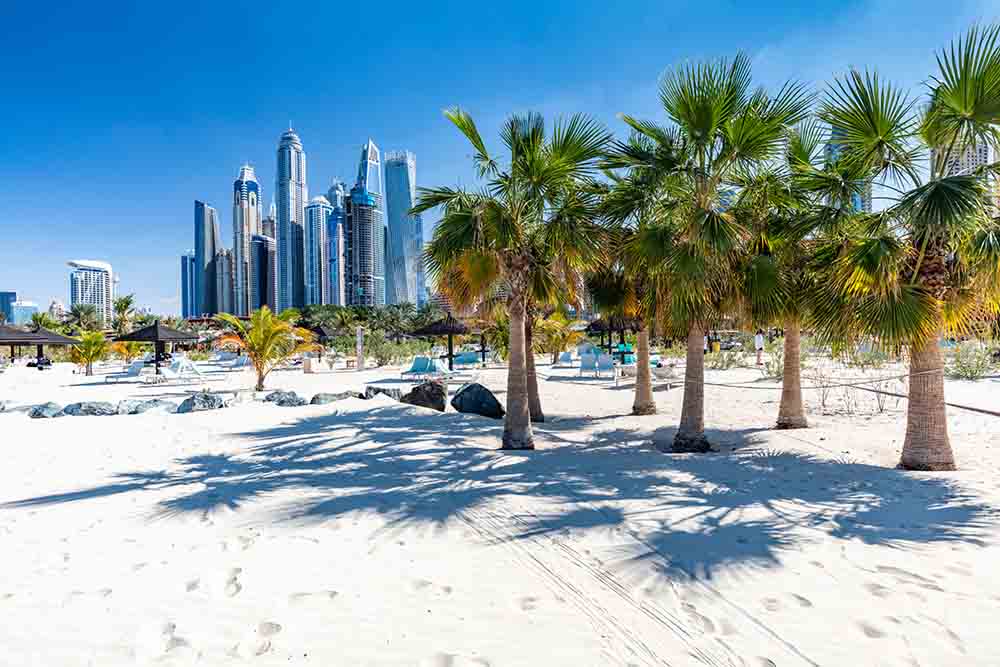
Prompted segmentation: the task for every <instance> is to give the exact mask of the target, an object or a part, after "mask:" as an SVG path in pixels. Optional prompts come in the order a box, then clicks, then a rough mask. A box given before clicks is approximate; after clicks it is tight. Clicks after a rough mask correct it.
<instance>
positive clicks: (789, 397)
mask: <svg viewBox="0 0 1000 667" xmlns="http://www.w3.org/2000/svg"><path fill="white" fill-rule="evenodd" d="M801 346H802V329H801V325H800V324H799V321H798V320H795V319H790V320H789V321H788V322H786V323H785V369H784V372H783V375H782V380H781V405H780V406H779V407H778V424H777V426H778V428H780V429H786V428H808V427H809V423H808V422H807V421H806V411H805V408H804V407H803V406H802V364H801V360H800V359H801Z"/></svg>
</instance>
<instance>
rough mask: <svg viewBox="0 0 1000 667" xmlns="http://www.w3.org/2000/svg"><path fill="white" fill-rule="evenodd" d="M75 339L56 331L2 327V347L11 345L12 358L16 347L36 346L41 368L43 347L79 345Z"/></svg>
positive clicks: (0, 328) (0, 334) (0, 343)
mask: <svg viewBox="0 0 1000 667" xmlns="http://www.w3.org/2000/svg"><path fill="white" fill-rule="evenodd" d="M79 342H80V341H78V340H77V339H75V338H69V337H68V336H63V335H62V334H59V333H56V332H55V331H49V330H48V329H42V328H40V327H39V328H38V329H36V330H34V331H25V330H23V329H18V328H16V327H7V326H3V325H0V345H10V357H11V359H13V358H14V346H15V345H34V346H36V355H37V356H36V359H37V362H38V364H39V368H41V361H42V357H43V354H42V346H43V345H76V344H77V343H79Z"/></svg>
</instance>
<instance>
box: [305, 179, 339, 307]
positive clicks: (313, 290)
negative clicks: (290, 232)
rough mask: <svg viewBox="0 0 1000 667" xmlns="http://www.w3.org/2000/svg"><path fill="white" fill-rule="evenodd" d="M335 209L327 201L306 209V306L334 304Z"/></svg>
mask: <svg viewBox="0 0 1000 667" xmlns="http://www.w3.org/2000/svg"><path fill="white" fill-rule="evenodd" d="M331 215H333V207H332V206H330V202H328V201H327V199H326V197H323V196H319V197H313V198H312V199H311V200H310V201H309V205H308V206H306V224H305V228H304V230H303V232H304V233H303V237H302V248H303V268H304V270H303V275H304V276H305V287H304V292H303V297H304V299H305V303H304V305H307V306H309V305H319V304H328V303H330V278H329V271H330V266H329V261H330V260H329V252H330V247H329V244H330V241H329V224H330V216H331Z"/></svg>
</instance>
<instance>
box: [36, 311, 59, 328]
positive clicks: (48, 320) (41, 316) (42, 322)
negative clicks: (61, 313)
mask: <svg viewBox="0 0 1000 667" xmlns="http://www.w3.org/2000/svg"><path fill="white" fill-rule="evenodd" d="M31 326H32V327H33V328H34V329H36V330H37V329H49V330H54V329H55V328H56V327H58V326H59V323H58V322H56V320H55V318H54V317H52V316H51V315H49V314H48V313H46V312H40V313H32V314H31Z"/></svg>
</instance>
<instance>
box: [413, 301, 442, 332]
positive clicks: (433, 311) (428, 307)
mask: <svg viewBox="0 0 1000 667" xmlns="http://www.w3.org/2000/svg"><path fill="white" fill-rule="evenodd" d="M444 316H445V312H444V311H443V310H441V307H440V306H439V305H437V304H436V303H433V302H430V301H428V302H427V303H425V304H423V305H422V306H420V307H419V308H417V311H416V312H415V313H414V314H413V316H412V317H411V319H410V326H411V327H413V328H414V329H419V328H420V327H425V326H427V325H428V324H430V323H431V322H437V321H438V320H440V319H442V318H443V317H444Z"/></svg>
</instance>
